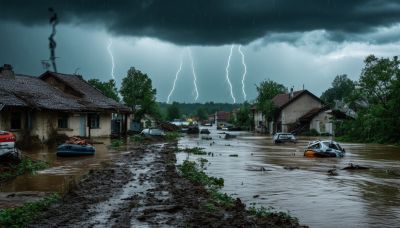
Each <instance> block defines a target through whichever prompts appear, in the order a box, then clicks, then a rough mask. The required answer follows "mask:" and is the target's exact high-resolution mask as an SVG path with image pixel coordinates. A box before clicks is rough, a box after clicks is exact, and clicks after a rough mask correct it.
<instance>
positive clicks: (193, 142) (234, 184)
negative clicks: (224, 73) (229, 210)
mask: <svg viewBox="0 0 400 228" xmlns="http://www.w3.org/2000/svg"><path fill="white" fill-rule="evenodd" d="M219 133H222V131H216V130H214V129H212V130H211V136H212V138H213V140H212V141H209V140H202V139H201V138H200V137H198V136H194V137H193V136H185V137H184V138H182V139H181V140H180V141H179V147H181V148H185V147H195V146H198V147H203V148H205V151H206V152H211V153H213V154H211V155H205V156H199V155H188V154H186V153H179V155H178V157H177V158H178V163H179V162H182V161H183V160H184V159H186V158H187V157H188V156H189V159H192V160H197V159H198V158H199V157H204V158H206V159H207V160H208V161H209V165H207V166H206V168H207V170H206V172H207V173H208V174H210V175H213V176H217V177H222V178H224V180H225V187H224V189H223V191H225V192H227V193H228V194H232V195H233V196H234V197H240V198H241V199H242V200H243V201H244V202H245V203H246V204H247V205H248V206H250V205H251V204H253V203H255V205H256V206H264V207H269V206H272V207H274V208H275V209H276V210H281V211H289V212H290V214H291V215H294V216H296V217H298V218H299V220H300V222H301V223H302V224H307V225H309V226H310V227H398V226H399V224H400V148H398V147H394V146H383V145H371V144H368V145H366V144H349V143H343V144H341V145H342V146H343V147H344V148H345V149H346V155H345V157H344V158H306V157H303V152H304V147H305V145H306V144H307V143H308V141H309V140H310V139H309V138H300V140H299V141H298V142H297V143H296V144H292V143H286V144H282V145H275V144H273V143H272V139H271V137H266V136H257V135H253V134H251V133H247V132H236V133H231V132H230V133H231V134H236V135H238V137H237V138H234V139H229V140H225V139H223V136H224V135H223V134H219ZM220 136H221V137H222V138H220ZM313 139H314V140H315V139H316V138H313ZM212 142H215V143H212ZM212 155H213V156H212ZM230 155H231V156H230ZM232 155H233V156H232ZM235 155H237V157H235ZM349 163H353V164H357V165H362V166H365V167H368V168H369V169H367V170H353V171H349V170H341V169H342V168H344V167H346V166H348V165H349ZM331 169H336V171H337V174H338V175H337V176H331V175H328V170H331ZM262 170H265V171H262Z"/></svg>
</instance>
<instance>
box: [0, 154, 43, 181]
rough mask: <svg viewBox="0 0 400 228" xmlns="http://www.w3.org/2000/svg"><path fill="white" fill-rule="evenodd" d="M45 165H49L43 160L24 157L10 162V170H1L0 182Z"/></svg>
mask: <svg viewBox="0 0 400 228" xmlns="http://www.w3.org/2000/svg"><path fill="white" fill-rule="evenodd" d="M47 167H49V163H47V162H45V161H41V160H32V159H30V158H24V159H22V160H21V161H20V162H19V163H17V164H10V167H9V170H10V171H8V172H2V173H1V174H0V182H2V181H6V180H9V179H11V178H14V177H16V176H19V175H22V174H24V173H31V174H34V173H35V172H36V171H38V170H42V169H45V168H47Z"/></svg>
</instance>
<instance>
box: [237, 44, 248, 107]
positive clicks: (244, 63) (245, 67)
mask: <svg viewBox="0 0 400 228" xmlns="http://www.w3.org/2000/svg"><path fill="white" fill-rule="evenodd" d="M241 48H242V45H239V48H238V51H239V52H240V54H241V55H242V65H243V67H244V72H243V76H242V92H243V97H244V100H246V97H247V95H246V91H245V90H244V79H245V78H246V74H247V66H246V62H245V61H244V54H243V52H242V49H241Z"/></svg>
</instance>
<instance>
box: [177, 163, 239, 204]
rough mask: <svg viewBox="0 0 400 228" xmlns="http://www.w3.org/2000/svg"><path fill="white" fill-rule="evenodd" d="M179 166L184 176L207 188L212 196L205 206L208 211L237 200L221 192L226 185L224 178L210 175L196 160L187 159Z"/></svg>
mask: <svg viewBox="0 0 400 228" xmlns="http://www.w3.org/2000/svg"><path fill="white" fill-rule="evenodd" d="M178 168H179V170H180V171H181V172H182V176H183V177H184V178H186V179H188V180H190V181H191V182H193V183H195V184H199V185H203V186H204V187H205V188H206V190H207V192H208V193H209V196H210V198H209V200H208V202H207V203H205V204H204V205H203V206H204V207H205V208H206V209H207V210H208V211H210V212H212V211H214V210H216V208H217V207H224V208H229V207H233V206H234V202H235V200H234V199H233V198H232V197H231V196H229V195H227V194H226V193H221V192H219V190H220V189H221V188H222V187H223V186H224V179H223V178H217V177H212V176H208V175H207V174H206V173H205V172H204V171H202V170H200V169H199V168H197V164H196V162H194V161H188V160H186V161H184V162H183V164H182V165H180V166H178Z"/></svg>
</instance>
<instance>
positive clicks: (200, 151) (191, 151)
mask: <svg viewBox="0 0 400 228" xmlns="http://www.w3.org/2000/svg"><path fill="white" fill-rule="evenodd" d="M179 151H180V152H186V153H189V154H196V155H206V154H207V152H205V151H204V148H201V147H193V148H185V149H179Z"/></svg>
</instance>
